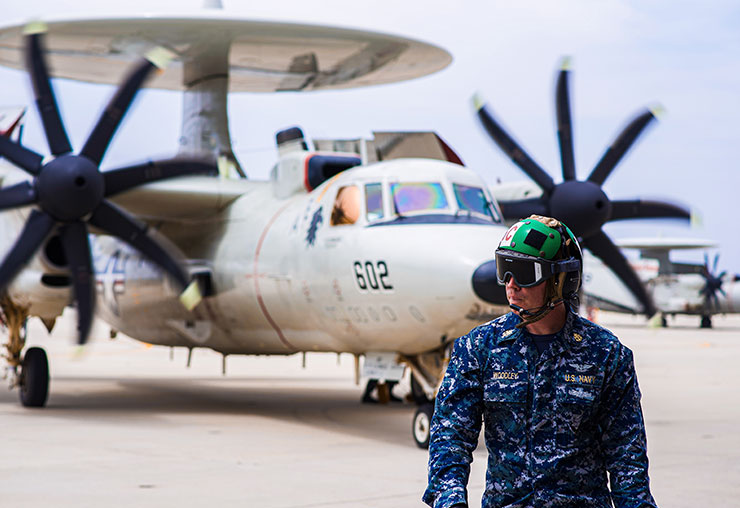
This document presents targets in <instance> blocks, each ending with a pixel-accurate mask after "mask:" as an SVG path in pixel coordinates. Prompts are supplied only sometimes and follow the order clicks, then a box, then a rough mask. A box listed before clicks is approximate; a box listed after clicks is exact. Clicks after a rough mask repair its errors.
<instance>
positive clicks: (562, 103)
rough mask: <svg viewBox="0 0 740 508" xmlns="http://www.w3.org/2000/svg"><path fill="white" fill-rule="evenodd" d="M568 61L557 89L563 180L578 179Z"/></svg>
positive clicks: (560, 75) (556, 107) (556, 104)
mask: <svg viewBox="0 0 740 508" xmlns="http://www.w3.org/2000/svg"><path fill="white" fill-rule="evenodd" d="M567 70H568V61H567V59H566V61H564V62H563V66H562V71H561V72H560V74H559V75H558V84H557V87H556V89H555V114H556V116H557V119H558V143H560V162H561V164H562V167H563V180H566V181H567V180H575V179H576V162H575V156H574V155H573V126H572V122H571V118H570V94H569V93H568V72H566V71H567Z"/></svg>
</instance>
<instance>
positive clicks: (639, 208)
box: [607, 199, 691, 221]
mask: <svg viewBox="0 0 740 508" xmlns="http://www.w3.org/2000/svg"><path fill="white" fill-rule="evenodd" d="M611 203H612V212H611V215H610V216H609V219H607V221H613V220H624V219H650V218H660V219H667V218H675V219H686V220H689V219H690V218H691V212H690V211H689V210H687V209H686V208H684V207H682V206H680V205H674V204H672V203H666V202H663V201H647V200H643V199H634V200H618V201H612V202H611Z"/></svg>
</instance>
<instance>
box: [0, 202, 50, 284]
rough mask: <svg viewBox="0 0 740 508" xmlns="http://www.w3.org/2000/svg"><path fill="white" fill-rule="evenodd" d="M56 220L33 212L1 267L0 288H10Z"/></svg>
mask: <svg viewBox="0 0 740 508" xmlns="http://www.w3.org/2000/svg"><path fill="white" fill-rule="evenodd" d="M54 224H55V221H54V219H53V218H52V217H51V216H50V215H48V214H47V213H46V212H41V211H39V210H31V214H30V215H29V216H28V220H26V224H25V226H24V227H23V231H21V234H20V235H19V236H18V239H17V240H16V241H15V245H13V248H12V249H11V250H10V252H9V253H8V255H7V256H5V259H4V260H3V264H2V265H0V288H5V287H7V286H8V284H9V283H10V281H11V280H13V278H14V277H15V276H16V274H17V273H18V272H19V271H20V269H21V268H23V266H24V265H25V264H26V263H28V262H29V261H30V260H31V257H32V256H33V254H34V253H35V252H36V250H37V249H38V248H39V247H40V246H41V244H42V243H43V242H44V240H45V239H46V237H47V236H48V235H49V233H50V232H51V230H52V228H53V227H54Z"/></svg>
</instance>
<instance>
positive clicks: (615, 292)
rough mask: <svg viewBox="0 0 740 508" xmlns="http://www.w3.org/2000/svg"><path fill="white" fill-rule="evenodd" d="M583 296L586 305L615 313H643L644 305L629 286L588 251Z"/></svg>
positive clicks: (585, 259)
mask: <svg viewBox="0 0 740 508" xmlns="http://www.w3.org/2000/svg"><path fill="white" fill-rule="evenodd" d="M583 294H584V300H585V301H584V303H585V304H586V305H590V306H596V307H600V308H602V309H604V310H611V311H615V312H628V313H630V312H631V313H633V314H639V313H641V312H642V305H641V304H640V302H638V301H637V298H635V296H634V295H633V294H632V292H631V291H630V290H629V289H627V286H625V285H624V284H623V283H622V281H621V280H619V278H618V277H617V276H616V275H614V272H612V271H611V270H610V269H609V267H607V266H606V265H605V264H604V263H602V261H601V260H600V259H599V258H597V257H596V256H593V255H592V254H591V253H589V252H588V251H583Z"/></svg>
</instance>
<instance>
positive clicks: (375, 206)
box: [365, 183, 383, 222]
mask: <svg viewBox="0 0 740 508" xmlns="http://www.w3.org/2000/svg"><path fill="white" fill-rule="evenodd" d="M365 200H366V201H367V214H366V216H367V221H368V222H373V221H375V220H378V219H382V218H383V186H382V185H381V184H379V183H369V184H367V185H365Z"/></svg>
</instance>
